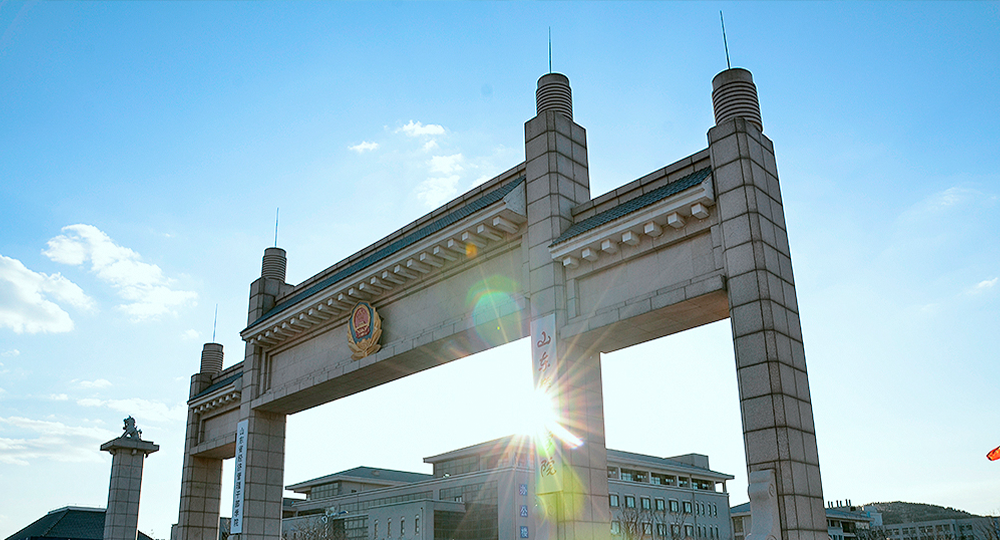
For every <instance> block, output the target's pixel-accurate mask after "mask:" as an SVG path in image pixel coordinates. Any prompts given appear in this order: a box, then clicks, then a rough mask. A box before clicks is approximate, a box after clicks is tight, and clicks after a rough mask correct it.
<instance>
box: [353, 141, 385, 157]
mask: <svg viewBox="0 0 1000 540" xmlns="http://www.w3.org/2000/svg"><path fill="white" fill-rule="evenodd" d="M347 149H348V150H351V151H354V152H357V153H359V154H363V153H365V152H371V151H372V150H378V143H377V142H368V141H364V142H361V143H358V144H355V145H354V146H348V147H347Z"/></svg>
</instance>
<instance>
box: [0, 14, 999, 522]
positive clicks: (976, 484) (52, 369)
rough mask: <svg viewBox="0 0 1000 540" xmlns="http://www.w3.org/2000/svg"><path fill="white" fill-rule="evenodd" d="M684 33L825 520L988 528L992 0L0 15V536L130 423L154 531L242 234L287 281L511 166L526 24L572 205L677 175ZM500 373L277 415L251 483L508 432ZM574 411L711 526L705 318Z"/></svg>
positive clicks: (725, 401) (248, 276) (511, 398)
mask: <svg viewBox="0 0 1000 540" xmlns="http://www.w3.org/2000/svg"><path fill="white" fill-rule="evenodd" d="M720 9H724V10H725V13H726V20H727V33H728V37H729V48H730V53H731V56H732V61H733V65H736V66H741V67H746V68H748V69H750V70H751V71H752V72H753V73H754V78H755V81H756V83H757V85H758V89H759V93H760V101H761V109H762V115H763V119H764V131H765V133H766V134H767V135H769V136H770V137H771V138H772V140H773V141H774V143H775V149H776V153H777V159H778V169H779V172H780V176H781V182H782V193H783V198H784V201H785V212H786V219H787V223H788V231H789V240H790V244H791V248H792V258H793V264H794V268H795V274H796V281H797V290H798V297H799V305H800V310H801V320H802V325H803V334H804V339H805V348H806V355H807V361H808V365H809V373H810V380H811V390H812V398H813V406H814V410H815V422H816V430H817V438H818V442H819V452H820V463H821V466H822V474H823V484H824V492H825V496H826V498H827V499H830V500H833V499H846V498H850V499H852V500H853V501H854V502H855V503H859V502H869V501H876V500H878V501H885V500H906V501H913V502H927V503H934V504H941V505H945V506H954V507H958V508H962V509H965V510H969V511H972V512H977V513H986V512H993V511H997V510H1000V495H998V492H997V490H996V489H995V488H996V485H997V483H998V481H1000V478H998V477H1000V464H996V463H990V462H988V461H986V459H985V457H984V456H985V453H986V452H987V451H988V450H990V449H991V448H993V447H995V446H996V445H998V444H1000V429H998V428H997V426H998V425H1000V413H998V409H997V407H996V406H995V401H996V400H995V395H996V390H997V388H998V384H1000V363H998V362H997V356H998V355H997V350H1000V343H998V331H997V330H998V328H1000V324H998V323H1000V317H998V313H1000V301H998V294H1000V281H998V279H1000V251H998V248H1000V241H998V237H997V233H996V231H997V230H998V228H1000V207H998V195H1000V122H997V119H998V118H1000V106H998V101H997V99H996V96H997V95H1000V60H998V57H997V54H996V51H997V49H998V46H1000V4H998V3H996V2H973V3H959V2H948V3H917V2H906V3H888V2H886V3H874V2H870V3H805V2H801V3H800V2H796V3H791V2H783V3H752V2H737V3H713V2H705V3H679V2H664V3H653V2H642V3H574V2H555V3H485V2H483V3H400V4H381V3H380V4H375V3H362V2H350V3H346V2H345V3H312V2H298V3H277V2H257V3H240V2H228V3H200V2H184V3H174V2H156V3H123V2H116V3H102V2H87V3H64V2H59V3H24V2H15V1H11V0H5V1H2V2H0V485H3V486H17V489H3V490H0V537H6V536H8V535H9V534H12V533H13V532H15V531H16V530H18V529H20V528H21V527H23V526H24V525H27V524H28V523H29V522H30V521H32V520H33V519H35V518H36V517H38V516H40V515H42V514H44V513H45V512H47V511H49V510H52V509H54V508H57V507H61V506H65V505H70V504H73V505H86V506H103V505H104V504H106V500H107V481H108V480H107V479H108V472H109V468H110V457H109V456H108V455H107V454H101V453H100V452H99V451H98V446H99V445H100V443H102V442H104V441H106V440H108V439H111V438H112V437H114V436H117V435H118V434H119V433H120V432H121V427H120V426H121V419H122V418H124V416H126V415H128V414H131V415H134V416H135V417H136V418H137V420H138V423H139V427H140V428H141V429H143V433H144V436H145V438H148V439H151V440H153V441H155V442H156V443H158V444H160V446H161V450H160V452H159V453H157V454H154V455H153V456H151V457H150V458H149V460H148V461H147V464H146V474H145V479H144V484H143V502H142V510H141V512H140V514H141V515H140V528H141V529H142V530H143V531H144V532H146V533H149V534H152V535H154V536H155V537H157V538H166V537H167V536H168V534H169V526H170V524H171V523H173V522H174V521H176V518H177V501H178V493H179V487H180V486H179V483H180V467H181V449H182V448H181V447H182V443H183V431H184V417H185V410H186V408H185V401H186V398H187V389H188V379H189V377H190V374H191V373H193V372H194V371H196V370H197V369H198V361H199V354H200V350H201V345H202V343H204V342H206V341H210V340H211V337H212V322H213V315H214V310H215V306H216V304H218V306H219V307H218V310H219V319H218V321H219V322H218V330H217V341H219V342H220V343H222V344H224V345H225V350H226V354H227V357H226V358H227V360H226V365H231V364H232V363H234V362H236V361H239V360H240V359H241V358H242V350H243V348H242V342H241V341H240V339H239V336H238V332H239V330H241V329H242V328H243V326H244V323H245V322H246V301H247V294H248V286H249V283H250V282H251V281H252V280H253V279H254V278H255V277H256V276H258V275H259V271H260V257H261V255H262V253H263V249H264V248H265V247H268V246H270V245H272V244H273V242H274V230H273V227H274V214H275V209H276V208H277V207H280V208H281V212H280V213H281V224H280V232H279V238H278V243H279V245H281V246H282V247H284V248H285V249H286V250H288V254H289V265H288V279H289V281H290V282H293V283H297V282H299V281H302V280H304V279H306V278H307V277H309V276H311V275H312V274H314V273H316V272H318V271H320V270H322V269H323V268H326V267H327V266H329V265H331V264H334V263H336V262H337V261H339V260H341V259H342V258H344V257H346V256H348V255H350V254H351V253H353V252H355V251H357V250H358V249H360V248H363V247H364V246H366V245H368V244H370V243H371V242H374V241H376V240H377V239H379V238H381V237H382V236H384V235H385V234H388V233H389V232H391V231H393V230H395V229H397V228H398V227H401V226H403V225H405V224H407V223H409V222H410V221H412V220H413V219H416V218H417V217H419V216H421V215H423V214H424V213H426V212H428V211H430V210H431V209H432V208H434V207H436V206H437V205H438V204H440V203H442V202H444V201H446V200H448V199H450V198H451V197H453V196H456V195H458V194H459V193H461V192H463V191H464V190H466V189H468V188H470V187H472V186H474V185H475V184H476V183H478V182H480V181H482V180H484V179H486V178H489V177H492V176H493V175H495V174H498V173H500V172H502V171H504V170H506V169H508V168H510V167H512V166H514V165H516V164H517V163H518V162H520V161H521V160H523V158H524V151H523V123H524V122H525V121H526V120H528V119H529V118H530V117H532V116H533V115H534V89H535V82H536V80H537V78H538V77H539V76H541V75H542V74H544V73H545V72H546V71H547V70H548V65H547V62H548V59H547V44H546V39H547V32H548V27H549V26H551V27H552V36H553V46H552V49H553V60H552V61H553V68H554V70H556V71H559V72H563V73H565V74H567V75H568V76H569V78H570V81H571V84H572V87H573V92H574V117H575V120H576V121H577V122H578V123H580V124H581V125H583V126H584V127H586V128H587V130H588V143H589V158H590V164H591V165H590V166H591V169H590V176H591V192H592V194H593V195H595V196H596V195H599V194H601V193H604V192H607V191H609V190H612V189H614V188H616V187H618V186H619V185H621V184H624V183H626V182H629V181H631V180H633V179H635V178H638V177H639V176H642V175H644V174H645V173H647V172H650V171H652V170H654V169H656V168H658V167H661V166H663V165H666V164H668V163H671V162H673V161H675V160H677V159H680V158H682V157H684V156H687V155H689V154H691V153H693V152H696V151H698V150H700V149H702V148H704V147H705V145H706V137H705V134H706V132H707V130H708V129H709V127H711V125H712V123H713V119H712V110H711V99H710V93H711V79H712V77H713V76H714V75H715V74H716V73H717V72H719V71H721V70H722V69H724V68H725V56H724V51H723V48H722V43H721V37H720V31H719V21H718V13H719V10H720ZM525 349H526V347H524V346H523V344H519V343H515V344H512V345H509V346H506V347H503V348H500V349H497V350H494V351H491V352H489V353H484V354H481V355H478V356H476V357H473V358H469V359H464V360H462V361H460V362H455V363H452V364H449V365H448V366H445V367H442V368H439V369H436V370H433V371H431V372H427V373H422V374H419V375H416V376H413V377H411V378H409V379H405V380H403V381H399V382H396V383H392V384H389V385H386V386H384V387H381V388H379V389H376V390H374V391H372V392H369V393H366V394H364V395H362V396H354V397H351V398H347V399H344V400H341V401H339V402H336V403H333V404H329V405H326V406H323V407H319V408H317V409H313V410H310V411H307V412H305V413H301V414H299V415H296V416H293V417H291V418H290V419H289V428H288V433H289V438H288V444H287V453H286V475H285V480H286V484H290V483H294V482H298V481H302V480H305V479H308V478H312V477H314V476H319V475H322V474H328V473H330V472H335V471H338V470H342V469H347V468H350V467H354V466H357V465H369V466H380V467H387V468H398V469H405V470H420V471H423V470H425V465H424V464H423V463H422V462H421V459H422V458H423V457H424V456H428V455H433V454H437V453H440V452H443V451H446V450H449V449H453V448H457V447H460V446H463V445H468V444H473V443H476V442H480V441H483V440H486V439H489V438H493V437H498V436H502V435H505V434H507V433H509V432H511V431H513V430H514V429H516V428H517V427H518V426H519V425H520V424H519V419H520V418H521V417H523V416H524V411H523V403H524V401H525V399H524V395H525V391H526V389H527V388H528V387H530V375H529V371H528V366H527V363H528V356H527V351H526V350H525ZM470 380H479V381H488V383H486V384H484V385H478V384H477V385H470V384H469V382H468V381H470ZM604 384H605V408H606V422H607V426H606V429H607V439H608V445H609V446H611V447H613V448H619V449H623V450H631V451H638V452H645V453H649V454H654V455H661V456H665V455H674V454H680V453H687V452H701V453H705V454H708V455H709V456H710V458H711V463H712V466H713V468H714V469H717V470H721V471H723V472H728V473H731V474H733V475H735V476H736V477H737V478H736V480H735V481H733V482H731V483H730V486H729V487H730V492H731V493H732V496H731V501H732V502H733V503H734V504H737V503H741V502H744V501H745V500H746V472H745V465H744V461H743V460H744V458H743V447H742V436H741V429H740V416H739V409H738V399H737V389H736V378H735V372H734V369H733V352H732V346H731V338H730V334H729V326H728V322H726V321H723V322H720V323H716V324H713V325H709V326H706V327H702V328H699V329H696V330H694V331H690V332H687V333H684V334H681V335H678V336H672V337H670V338H666V339H662V340H658V341H655V342H652V343H647V344H644V345H641V346H637V347H633V348H631V349H628V350H625V351H622V352H619V353H615V354H611V355H606V356H605V358H604ZM442 389H444V391H443V390H442ZM479 402H489V403H485V404H483V405H480V406H477V407H468V404H469V403H479ZM395 404H402V405H405V408H404V410H402V411H400V410H399V409H398V408H397V407H394V406H393V405H395ZM228 481H229V480H228V472H227V482H228ZM226 501H227V502H224V504H223V506H224V508H225V506H226V504H227V503H228V494H227V499H226ZM224 513H225V511H224Z"/></svg>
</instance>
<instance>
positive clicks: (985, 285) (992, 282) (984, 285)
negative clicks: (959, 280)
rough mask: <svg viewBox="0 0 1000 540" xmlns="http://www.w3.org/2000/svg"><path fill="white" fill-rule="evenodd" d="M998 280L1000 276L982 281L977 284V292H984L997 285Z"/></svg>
mask: <svg viewBox="0 0 1000 540" xmlns="http://www.w3.org/2000/svg"><path fill="white" fill-rule="evenodd" d="M998 280H1000V278H993V279H987V280H983V281H980V282H979V283H977V284H976V287H975V290H976V292H982V291H986V290H989V289H992V288H993V287H995V286H996V284H997V281H998Z"/></svg>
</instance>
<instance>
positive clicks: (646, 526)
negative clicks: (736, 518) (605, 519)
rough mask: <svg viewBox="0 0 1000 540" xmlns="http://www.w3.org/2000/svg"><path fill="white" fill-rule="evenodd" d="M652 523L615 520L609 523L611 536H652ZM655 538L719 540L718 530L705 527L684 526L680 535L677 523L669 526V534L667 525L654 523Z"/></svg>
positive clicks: (679, 526) (679, 527)
mask: <svg viewBox="0 0 1000 540" xmlns="http://www.w3.org/2000/svg"><path fill="white" fill-rule="evenodd" d="M653 526H654V524H653V523H650V522H648V521H644V522H641V523H625V524H624V525H622V522H621V521H618V520H615V521H612V522H611V534H614V535H620V534H623V533H625V534H627V535H628V536H629V537H637V536H639V535H638V534H636V533H639V532H640V531H641V533H642V537H646V536H652V535H653ZM655 526H656V536H658V537H660V538H675V539H679V538H708V539H710V540H719V539H720V538H721V537H720V536H719V528H718V527H710V526H706V525H698V526H695V525H684V526H683V527H684V534H683V535H681V525H680V524H678V523H671V524H670V534H669V535H668V534H667V524H666V523H656V524H655ZM633 527H634V528H635V529H636V530H634V531H630V530H627V529H629V528H633Z"/></svg>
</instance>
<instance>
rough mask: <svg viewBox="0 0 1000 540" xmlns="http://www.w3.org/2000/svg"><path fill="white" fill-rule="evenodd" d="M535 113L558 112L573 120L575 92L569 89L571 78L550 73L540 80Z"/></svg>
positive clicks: (536, 94) (536, 92) (536, 93)
mask: <svg viewBox="0 0 1000 540" xmlns="http://www.w3.org/2000/svg"><path fill="white" fill-rule="evenodd" d="M535 111H536V114H542V113H543V112H545V111H556V112H558V113H561V114H563V115H564V116H566V118H569V119H570V120H572V119H573V91H572V90H571V89H570V87H569V77H567V76H565V75H563V74H562V73H548V74H545V75H542V76H541V78H539V79H538V90H535Z"/></svg>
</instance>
